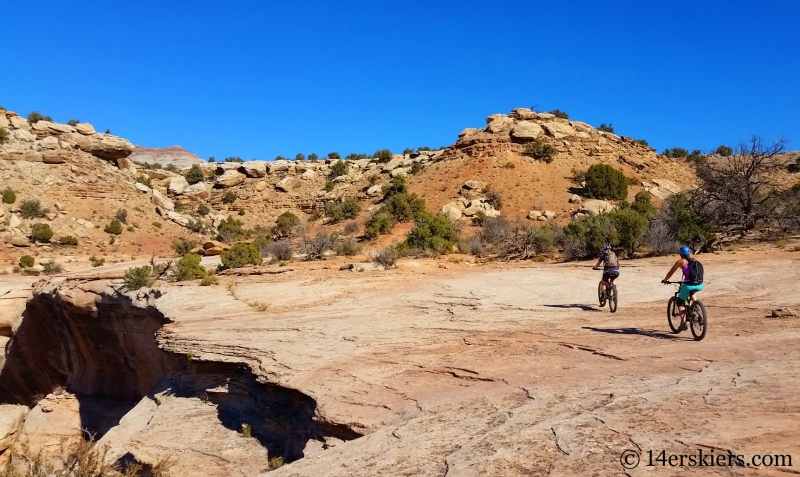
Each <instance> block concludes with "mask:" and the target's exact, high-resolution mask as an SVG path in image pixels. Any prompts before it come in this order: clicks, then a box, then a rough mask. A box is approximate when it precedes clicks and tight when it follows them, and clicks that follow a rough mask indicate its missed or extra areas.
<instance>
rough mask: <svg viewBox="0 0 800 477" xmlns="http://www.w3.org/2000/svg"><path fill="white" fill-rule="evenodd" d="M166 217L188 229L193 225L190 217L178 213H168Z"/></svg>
mask: <svg viewBox="0 0 800 477" xmlns="http://www.w3.org/2000/svg"><path fill="white" fill-rule="evenodd" d="M166 217H167V218H168V219H170V220H171V221H173V222H175V223H176V224H178V225H180V226H181V227H186V226H188V225H189V223H191V221H192V218H191V217H189V216H188V215H183V214H179V213H178V212H173V211H169V210H168V211H167V213H166Z"/></svg>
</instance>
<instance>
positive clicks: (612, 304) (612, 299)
mask: <svg viewBox="0 0 800 477" xmlns="http://www.w3.org/2000/svg"><path fill="white" fill-rule="evenodd" d="M608 309H609V310H611V313H616V312H617V286H616V285H611V289H610V291H609V296H608Z"/></svg>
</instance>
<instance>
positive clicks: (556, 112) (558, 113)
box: [550, 109, 569, 119]
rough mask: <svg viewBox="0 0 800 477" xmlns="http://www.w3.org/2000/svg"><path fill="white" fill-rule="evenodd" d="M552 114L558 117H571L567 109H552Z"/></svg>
mask: <svg viewBox="0 0 800 477" xmlns="http://www.w3.org/2000/svg"><path fill="white" fill-rule="evenodd" d="M550 114H554V115H555V116H556V117H557V118H561V119H569V114H567V113H566V112H565V111H561V110H560V109H554V110H552V111H550Z"/></svg>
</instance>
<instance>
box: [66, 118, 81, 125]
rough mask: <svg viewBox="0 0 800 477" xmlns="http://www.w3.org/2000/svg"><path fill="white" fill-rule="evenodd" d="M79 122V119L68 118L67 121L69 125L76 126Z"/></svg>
mask: <svg viewBox="0 0 800 477" xmlns="http://www.w3.org/2000/svg"><path fill="white" fill-rule="evenodd" d="M80 122H81V121H80V119H70V120H69V121H67V124H69V125H70V126H77V125H78V124H80Z"/></svg>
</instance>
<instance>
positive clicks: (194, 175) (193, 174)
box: [186, 164, 204, 185]
mask: <svg viewBox="0 0 800 477" xmlns="http://www.w3.org/2000/svg"><path fill="white" fill-rule="evenodd" d="M203 177H204V175H203V169H200V166H198V165H197V164H193V165H192V167H191V169H189V171H188V172H187V173H186V182H188V183H189V185H194V184H197V183H199V182H203Z"/></svg>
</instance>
